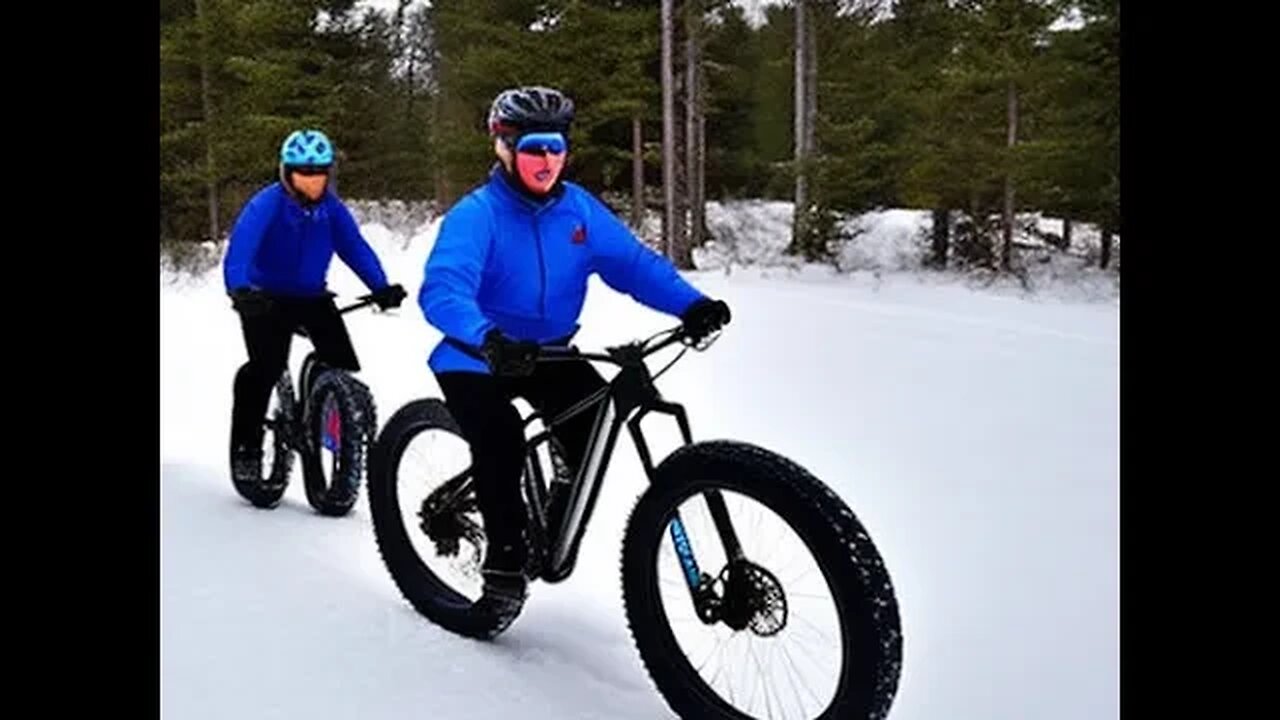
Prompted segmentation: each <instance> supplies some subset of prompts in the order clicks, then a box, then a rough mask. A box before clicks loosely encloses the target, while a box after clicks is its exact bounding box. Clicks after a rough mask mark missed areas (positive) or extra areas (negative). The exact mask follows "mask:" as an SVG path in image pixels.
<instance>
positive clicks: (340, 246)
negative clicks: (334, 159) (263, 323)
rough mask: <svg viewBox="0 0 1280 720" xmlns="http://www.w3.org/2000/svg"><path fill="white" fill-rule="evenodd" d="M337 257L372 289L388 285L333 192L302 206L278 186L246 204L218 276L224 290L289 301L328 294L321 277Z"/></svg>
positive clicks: (273, 185)
mask: <svg viewBox="0 0 1280 720" xmlns="http://www.w3.org/2000/svg"><path fill="white" fill-rule="evenodd" d="M335 252H337V254H338V256H339V257H340V258H342V261H343V262H345V263H346V264H347V266H348V267H350V268H351V269H352V271H354V272H355V273H356V275H357V276H359V278H360V280H361V281H363V282H364V284H365V285H367V286H368V287H369V289H370V290H380V289H382V288H384V287H386V286H387V276H386V274H385V273H384V272H383V270H382V265H381V263H379V262H378V257H377V256H376V255H374V253H373V249H372V248H370V247H369V244H368V243H367V242H365V239H364V237H363V236H362V235H361V234H360V229H359V227H358V226H357V225H356V221H355V218H353V217H351V213H350V211H348V210H347V208H346V206H345V205H343V204H342V201H341V200H339V199H338V196H337V195H335V194H334V193H333V191H332V190H326V191H325V194H324V197H323V198H321V200H320V202H319V203H317V204H315V205H314V206H311V207H304V206H303V205H301V204H300V203H299V202H298V201H297V200H295V199H294V198H293V197H292V196H291V195H290V194H289V192H288V191H287V190H285V188H284V186H283V185H282V184H280V183H279V182H275V183H272V184H271V185H268V186H267V187H265V188H263V189H262V190H260V191H258V193H257V194H256V195H254V196H253V198H251V199H250V200H249V202H248V203H246V204H245V206H244V209H243V210H241V211H240V217H239V218H237V219H236V224H235V227H234V228H232V230H231V240H230V242H229V243H228V247H227V256H226V258H225V259H224V260H223V265H222V277H223V281H224V282H225V283H226V286H227V291H228V292H230V291H232V290H237V289H240V288H246V287H256V288H261V289H262V290H265V291H267V292H270V293H276V294H279V295H286V296H293V297H318V296H321V295H323V294H324V293H325V292H326V284H325V277H326V276H327V275H328V272H329V263H330V262H331V261H332V260H333V255H334V253H335Z"/></svg>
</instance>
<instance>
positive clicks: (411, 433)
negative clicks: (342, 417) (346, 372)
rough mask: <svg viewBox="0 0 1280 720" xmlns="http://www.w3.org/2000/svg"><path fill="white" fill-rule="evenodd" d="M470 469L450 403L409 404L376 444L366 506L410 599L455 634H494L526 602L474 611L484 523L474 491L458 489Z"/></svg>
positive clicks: (380, 545)
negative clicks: (501, 610)
mask: <svg viewBox="0 0 1280 720" xmlns="http://www.w3.org/2000/svg"><path fill="white" fill-rule="evenodd" d="M470 468H471V450H470V447H469V446H468V445H467V442H466V440H464V439H463V437H462V431H461V429H460V428H459V427H458V424H457V422H456V421H455V420H454V419H453V416H452V415H450V413H449V410H448V408H447V407H446V406H445V404H444V403H443V402H442V401H440V400H438V399H434V398H433V399H425V400H416V401H414V402H411V403H409V404H407V405H405V406H404V407H402V408H400V409H399V410H398V411H396V413H395V414H394V415H393V416H392V417H391V419H390V420H388V421H387V425H386V427H384V428H383V429H382V432H381V433H379V435H378V439H377V441H376V442H375V443H374V446H373V449H372V452H371V455H370V465H369V490H368V492H369V510H370V514H371V515H372V516H373V531H374V537H375V539H376V541H377V545H378V552H379V553H380V554H381V556H382V561H383V563H384V564H385V565H386V567H387V570H388V572H390V574H391V578H392V580H393V581H394V582H395V584H396V587H397V588H398V589H399V590H400V594H401V595H403V596H404V598H405V599H406V600H408V601H409V604H410V605H412V606H413V607H414V609H415V610H417V611H418V612H419V613H421V614H422V615H423V616H425V617H426V618H427V619H429V620H430V621H432V622H433V623H435V624H437V625H439V626H441V627H443V628H445V629H447V630H449V631H451V632H454V633H457V634H459V635H464V636H467V637H472V638H479V639H490V638H493V637H495V636H497V635H498V634H500V633H501V632H503V631H504V630H506V629H507V627H509V626H510V625H511V623H512V622H514V621H515V619H516V617H517V616H518V615H519V612H520V609H521V608H522V604H520V603H516V604H513V605H512V606H511V607H510V608H508V609H507V611H506V612H504V613H503V614H501V615H494V614H491V613H483V612H476V611H474V609H473V608H474V605H475V602H476V601H477V600H478V599H479V598H480V596H481V590H482V579H481V576H480V563H481V561H482V560H483V559H484V551H485V547H486V545H487V541H486V538H485V533H484V520H483V518H482V517H481V515H480V511H479V509H478V507H477V506H476V501H475V495H474V492H473V491H469V490H468V491H466V492H461V493H455V492H454V491H453V488H455V487H457V486H458V484H459V482H458V481H459V478H460V477H461V476H464V475H466V474H469V472H470ZM450 480H453V481H454V482H452V483H450Z"/></svg>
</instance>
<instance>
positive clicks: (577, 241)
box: [573, 225, 587, 245]
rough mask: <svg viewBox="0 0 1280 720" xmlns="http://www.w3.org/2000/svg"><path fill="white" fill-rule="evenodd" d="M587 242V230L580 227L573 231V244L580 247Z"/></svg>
mask: <svg viewBox="0 0 1280 720" xmlns="http://www.w3.org/2000/svg"><path fill="white" fill-rule="evenodd" d="M586 241H587V229H586V228H584V227H582V226H581V225H579V226H577V227H575V228H574V229H573V244H574V245H581V244H582V243H584V242H586Z"/></svg>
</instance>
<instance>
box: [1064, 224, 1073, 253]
mask: <svg viewBox="0 0 1280 720" xmlns="http://www.w3.org/2000/svg"><path fill="white" fill-rule="evenodd" d="M1062 250H1063V252H1067V251H1070V250H1071V218H1063V219H1062Z"/></svg>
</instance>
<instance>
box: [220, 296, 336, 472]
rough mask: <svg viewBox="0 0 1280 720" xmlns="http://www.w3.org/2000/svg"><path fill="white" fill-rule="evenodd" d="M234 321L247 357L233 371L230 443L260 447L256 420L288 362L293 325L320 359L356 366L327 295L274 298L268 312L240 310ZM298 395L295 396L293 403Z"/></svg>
mask: <svg viewBox="0 0 1280 720" xmlns="http://www.w3.org/2000/svg"><path fill="white" fill-rule="evenodd" d="M240 324H241V329H242V330H243V331H244V344H245V347H246V348H247V349H248V351H249V361H248V362H246V363H245V364H244V365H242V366H240V370H239V372H237V373H236V379H235V399H234V401H233V405H232V410H231V443H232V447H236V446H240V445H247V446H248V447H249V448H252V449H260V448H261V447H262V436H263V426H262V421H263V419H264V418H265V417H266V413H267V405H268V404H269V402H270V400H271V390H272V388H273V387H274V386H275V384H276V381H277V380H279V379H280V374H281V373H283V372H284V370H285V366H286V364H287V363H288V361H289V347H290V345H291V344H292V340H293V329H294V328H295V327H298V326H302V327H303V328H305V329H306V331H307V334H308V335H309V336H310V340H311V343H312V344H313V345H314V346H315V349H316V356H317V358H318V359H319V360H320V361H321V362H323V363H325V364H326V365H329V366H330V367H338V368H343V369H345V370H350V371H352V372H355V371H358V370H359V369H360V362H359V361H358V360H357V359H356V352H355V348H353V347H352V346H351V337H350V336H349V335H348V334H347V327H346V325H345V324H344V323H343V322H342V316H341V315H340V314H338V309H337V306H336V305H334V302H333V299H332V298H331V297H327V296H326V297H320V298H276V299H275V303H274V306H273V307H272V309H271V311H270V312H268V313H266V314H264V315H259V316H256V317H244V316H243V315H242V316H241V317H240ZM302 400H303V399H302V398H299V402H301V401H302Z"/></svg>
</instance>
